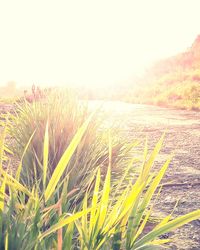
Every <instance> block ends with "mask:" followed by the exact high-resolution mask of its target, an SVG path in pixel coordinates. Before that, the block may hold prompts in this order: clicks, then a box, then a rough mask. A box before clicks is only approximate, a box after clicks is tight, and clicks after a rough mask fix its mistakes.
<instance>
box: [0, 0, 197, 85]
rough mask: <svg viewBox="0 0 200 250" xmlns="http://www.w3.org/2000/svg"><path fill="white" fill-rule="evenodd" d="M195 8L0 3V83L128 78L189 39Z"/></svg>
mask: <svg viewBox="0 0 200 250" xmlns="http://www.w3.org/2000/svg"><path fill="white" fill-rule="evenodd" d="M180 4H181V8H180ZM199 7H200V2H199V1H195V0H193V1H179V0H177V1H172V0H170V1H159V0H152V1H144V0H142V1H134V0H133V1H56V2H54V1H47V0H44V1H39V0H36V1H32V2H30V1H25V0H19V1H0V30H1V41H0V55H1V56H0V68H1V75H0V84H1V85H2V84H5V83H6V82H7V81H9V80H14V81H16V82H17V83H18V84H21V85H28V84H29V85H31V84H32V83H33V82H36V83H38V84H48V85H57V84H58V85H59V84H60V85H65V84H81V85H101V84H105V85H107V84H110V83H112V84H113V83H115V82H122V81H124V80H127V79H131V77H132V76H133V75H135V74H140V72H142V71H143V70H144V69H145V68H146V67H147V66H148V65H149V64H150V63H152V62H153V61H155V60H157V59H160V58H162V57H166V56H171V55H173V54H174V53H177V52H179V51H182V50H184V49H186V48H187V46H188V45H189V44H191V41H193V40H194V38H195V36H196V35H197V34H198V32H199V23H200V17H199V13H198V10H199ZM190 10H191V11H190ZM188 13H193V14H192V15H190V16H189V18H185V17H186V16H188ZM177 17H178V18H177Z"/></svg>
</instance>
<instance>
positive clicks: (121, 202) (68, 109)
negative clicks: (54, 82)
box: [0, 91, 200, 250]
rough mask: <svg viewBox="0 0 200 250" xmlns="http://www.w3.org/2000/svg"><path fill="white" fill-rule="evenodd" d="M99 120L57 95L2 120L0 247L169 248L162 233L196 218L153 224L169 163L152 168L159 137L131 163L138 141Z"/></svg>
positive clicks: (70, 97)
mask: <svg viewBox="0 0 200 250" xmlns="http://www.w3.org/2000/svg"><path fill="white" fill-rule="evenodd" d="M104 119H105V114H103V113H102V112H101V108H100V107H99V109H98V110H96V111H95V112H90V111H89V109H88V106H87V103H86V102H83V101H82V102H80V101H79V100H77V98H76V96H74V94H73V93H71V92H64V91H62V92H60V91H53V92H52V93H51V94H50V95H49V96H48V97H46V98H45V99H41V100H37V101H33V102H32V103H28V102H26V101H25V100H24V101H23V102H21V103H18V104H16V106H15V108H14V111H13V112H12V114H8V115H7V116H5V115H4V120H2V121H1V127H2V128H1V134H0V249H6V250H7V249H15V250H18V249H24V250H30V249H58V250H61V249H82V250H93V249H101V250H106V249H113V250H118V249H119V250H120V249H126V250H130V249H138V250H139V249H140V250H141V249H161V246H162V245H164V246H165V245H166V244H168V243H169V242H170V239H165V238H163V237H162V235H163V234H165V233H167V232H170V231H172V230H175V229H176V228H178V227H181V226H183V225H184V224H186V223H189V222H190V221H192V220H196V219H199V218H200V210H196V211H191V212H190V213H188V214H186V215H182V216H180V217H177V218H174V216H173V211H169V215H168V216H167V217H165V218H162V219H161V218H159V217H158V218H154V219H153V218H152V212H153V209H154V203H155V201H156V199H158V198H160V197H159V195H160V192H161V185H160V184H161V181H162V178H163V176H164V175H165V172H166V171H167V168H168V166H169V164H170V161H171V158H172V156H171V155H169V157H168V159H167V160H166V162H165V163H164V164H163V165H161V166H160V168H159V169H154V168H153V166H154V162H155V161H156V159H157V157H158V154H159V151H160V150H161V148H162V146H163V140H164V135H163V136H162V137H161V138H160V140H159V141H158V142H157V144H156V145H155V147H154V149H153V150H152V152H149V150H148V148H147V145H146V146H145V148H144V152H143V157H142V158H141V159H140V158H136V157H134V158H133V157H132V155H131V152H132V149H134V147H135V146H136V145H137V143H138V142H137V141H134V142H133V143H131V144H130V143H126V141H125V140H122V139H121V138H120V137H119V136H120V135H119V134H118V133H117V131H116V130H114V128H112V127H111V128H110V129H107V130H106V131H104V130H103V129H102V127H101V124H102V123H103V120H104ZM11 157H15V158H16V159H17V162H18V164H17V166H15V168H13V166H12V165H11V161H10V159H11ZM14 169H16V170H14ZM152 222H153V227H152V228H151V229H149V224H152ZM166 246H167V245H166Z"/></svg>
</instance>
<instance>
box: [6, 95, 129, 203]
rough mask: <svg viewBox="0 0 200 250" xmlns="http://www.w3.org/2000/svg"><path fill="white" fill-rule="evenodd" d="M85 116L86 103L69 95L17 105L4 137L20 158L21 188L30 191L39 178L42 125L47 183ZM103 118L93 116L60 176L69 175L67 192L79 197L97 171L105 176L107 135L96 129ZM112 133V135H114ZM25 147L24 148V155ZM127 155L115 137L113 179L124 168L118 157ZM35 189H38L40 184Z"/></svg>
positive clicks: (87, 112) (87, 113) (41, 170)
mask: <svg viewBox="0 0 200 250" xmlns="http://www.w3.org/2000/svg"><path fill="white" fill-rule="evenodd" d="M89 113H90V112H89V110H88V106H87V103H86V102H81V101H78V100H77V99H76V96H75V95H74V94H73V93H71V92H69V91H68V92H67V91H63V92H61V91H59V90H55V91H52V92H51V94H50V95H49V96H47V98H46V99H44V100H40V101H37V102H33V103H28V102H26V101H25V102H24V103H22V104H17V108H16V110H15V113H14V114H12V115H10V120H9V131H8V133H9V135H10V136H11V138H13V140H12V145H11V147H12V150H13V151H14V153H15V154H16V155H17V156H18V158H19V159H20V158H21V157H22V155H23V162H22V171H21V175H20V180H21V181H22V183H23V184H24V185H26V186H27V187H29V188H32V187H33V186H34V184H35V181H36V180H38V179H40V176H42V174H43V168H42V164H43V161H44V158H43V137H44V132H45V128H46V124H47V127H48V137H49V158H48V170H47V183H48V182H49V179H50V176H51V175H52V173H53V171H54V169H55V166H56V165H57V164H58V162H59V159H60V158H61V156H62V155H63V153H64V151H65V150H66V148H67V146H68V145H69V143H70V141H71V140H72V138H73V136H74V135H75V133H76V131H77V130H78V128H79V127H80V126H81V125H82V123H83V121H84V120H86V119H87V117H88V116H89ZM103 117H104V114H103V113H102V112H101V111H100V110H99V114H96V113H95V114H94V119H93V120H92V121H91V122H90V123H89V125H88V128H87V131H86V132H85V134H84V136H83V139H82V141H81V142H80V143H79V145H78V147H77V149H76V151H75V152H74V154H73V157H72V158H71V160H70V162H69V165H68V168H67V169H66V173H65V174H64V175H63V176H65V175H67V174H68V173H70V174H71V176H72V177H71V178H70V179H69V183H68V190H69V191H70V190H74V189H80V190H82V192H79V196H81V194H82V193H84V192H85V190H86V188H87V185H88V181H89V180H90V178H91V175H92V174H93V171H95V169H97V167H99V166H100V167H101V168H102V173H106V172H107V170H106V169H107V162H108V157H107V137H106V136H105V134H107V132H104V131H102V130H101V129H100V124H101V123H102V121H103ZM112 133H113V134H114V133H115V131H113V132H112ZM113 136H114V135H113ZM30 138H31V139H30ZM25 147H27V148H26V152H25V153H24V152H23V151H24V148H25ZM128 151H129V150H127V148H125V147H124V144H123V140H121V141H119V139H118V137H117V136H116V135H115V136H114V139H113V157H112V161H113V164H114V165H115V169H113V174H114V175H115V176H116V178H117V175H119V174H120V169H121V168H122V167H123V166H124V164H125V162H124V158H123V159H122V156H124V155H126V156H127V157H128ZM122 161H123V162H124V163H123V162H122ZM63 178H64V177H63ZM38 185H39V186H40V187H41V186H42V183H38ZM76 198H77V199H79V198H81V197H76Z"/></svg>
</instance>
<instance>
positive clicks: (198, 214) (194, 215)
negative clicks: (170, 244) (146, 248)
mask: <svg viewBox="0 0 200 250" xmlns="http://www.w3.org/2000/svg"><path fill="white" fill-rule="evenodd" d="M199 218H200V209H199V210H196V211H194V212H191V213H188V214H186V215H183V216H180V217H178V218H176V219H174V220H172V221H170V222H168V223H167V224H165V225H163V226H161V227H159V228H157V229H154V230H152V231H151V232H150V233H148V234H147V235H145V236H144V237H143V238H141V239H140V240H138V241H137V242H136V243H135V244H134V248H136V249H137V247H141V246H143V245H144V244H147V243H148V242H151V241H153V240H154V239H155V238H156V237H158V236H160V235H162V234H164V233H167V232H169V231H172V230H175V229H177V228H178V227H181V226H183V225H184V224H187V223H189V222H191V221H193V220H197V219H199Z"/></svg>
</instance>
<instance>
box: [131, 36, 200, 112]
mask: <svg viewBox="0 0 200 250" xmlns="http://www.w3.org/2000/svg"><path fill="white" fill-rule="evenodd" d="M138 86H139V87H138V88H137V89H136V90H133V91H132V92H131V93H129V95H128V96H127V100H128V101H131V102H136V103H138V102H139V103H148V104H156V105H161V106H170V107H178V108H186V109H200V35H199V36H198V37H197V38H196V40H195V41H194V43H193V44H192V46H191V47H190V48H189V49H188V50H187V51H185V52H184V53H181V54H178V55H176V56H173V57H171V58H168V59H165V60H162V61H159V62H157V63H155V64H154V65H153V67H152V68H150V69H149V70H148V71H147V73H146V74H145V76H144V77H143V79H142V80H140V82H139V83H138Z"/></svg>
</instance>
